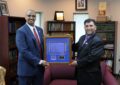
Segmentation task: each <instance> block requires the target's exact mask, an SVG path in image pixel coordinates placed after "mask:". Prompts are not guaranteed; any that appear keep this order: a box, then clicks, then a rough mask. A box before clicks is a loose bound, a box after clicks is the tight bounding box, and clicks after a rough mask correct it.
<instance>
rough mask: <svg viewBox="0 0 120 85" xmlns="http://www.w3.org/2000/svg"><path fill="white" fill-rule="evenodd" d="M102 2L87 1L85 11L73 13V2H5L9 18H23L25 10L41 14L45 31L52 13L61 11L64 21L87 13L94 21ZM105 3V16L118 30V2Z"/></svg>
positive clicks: (30, 0)
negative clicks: (109, 18) (76, 14)
mask: <svg viewBox="0 0 120 85" xmlns="http://www.w3.org/2000/svg"><path fill="white" fill-rule="evenodd" d="M99 1H104V0H88V10H87V11H75V0H7V3H8V8H9V12H10V16H21V17H24V14H25V11H26V10H27V9H34V10H36V11H40V12H42V13H43V28H44V29H46V23H45V22H46V21H47V20H53V19H54V11H55V10H62V11H64V14H65V20H73V13H76V12H78V13H82V12H87V13H89V15H90V17H91V18H94V19H96V16H97V14H98V2H99ZM106 1H107V15H108V16H111V18H112V20H114V21H119V22H118V28H120V16H119V14H120V11H119V8H120V5H119V3H120V0H106ZM119 32H120V29H118V31H117V39H116V40H117V47H118V48H117V51H116V52H117V58H116V61H117V62H116V66H115V68H117V69H116V72H118V70H119V68H120V67H119V65H120V63H119V62H118V59H119V58H120V45H119V43H120V39H119V37H120V35H118V34H120V33H119Z"/></svg>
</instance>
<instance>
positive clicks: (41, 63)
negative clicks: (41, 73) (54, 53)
mask: <svg viewBox="0 0 120 85" xmlns="http://www.w3.org/2000/svg"><path fill="white" fill-rule="evenodd" d="M39 64H40V65H43V66H49V63H48V62H47V61H45V60H41V61H40V62H39Z"/></svg>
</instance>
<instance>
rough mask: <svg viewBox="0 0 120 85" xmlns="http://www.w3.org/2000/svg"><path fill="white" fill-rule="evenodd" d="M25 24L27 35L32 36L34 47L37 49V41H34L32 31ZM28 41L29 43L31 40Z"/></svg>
mask: <svg viewBox="0 0 120 85" xmlns="http://www.w3.org/2000/svg"><path fill="white" fill-rule="evenodd" d="M25 26H26V30H27V34H28V35H29V37H31V38H32V40H33V43H34V45H35V47H36V48H37V49H39V48H38V46H37V42H36V39H35V37H34V34H33V33H32V31H31V30H30V28H29V27H28V26H27V25H25ZM30 43H31V42H30Z"/></svg>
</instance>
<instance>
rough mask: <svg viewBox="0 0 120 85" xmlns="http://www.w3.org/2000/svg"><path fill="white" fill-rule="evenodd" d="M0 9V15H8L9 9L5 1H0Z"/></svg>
mask: <svg viewBox="0 0 120 85" xmlns="http://www.w3.org/2000/svg"><path fill="white" fill-rule="evenodd" d="M0 11H1V14H2V15H6V16H9V10H8V6H7V2H6V1H0Z"/></svg>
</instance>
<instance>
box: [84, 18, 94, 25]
mask: <svg viewBox="0 0 120 85" xmlns="http://www.w3.org/2000/svg"><path fill="white" fill-rule="evenodd" d="M89 22H93V23H94V25H96V21H95V20H94V19H90V18H89V19H86V20H85V21H84V25H85V24H86V23H89Z"/></svg>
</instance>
